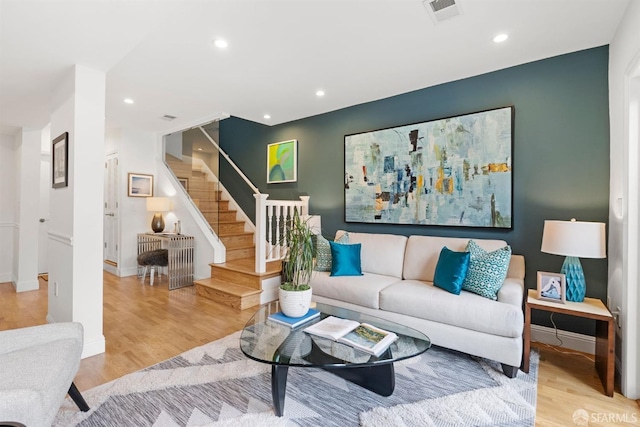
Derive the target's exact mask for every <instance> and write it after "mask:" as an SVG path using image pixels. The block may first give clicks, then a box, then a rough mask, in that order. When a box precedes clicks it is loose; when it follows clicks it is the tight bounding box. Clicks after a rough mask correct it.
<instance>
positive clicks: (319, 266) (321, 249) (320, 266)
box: [314, 233, 349, 271]
mask: <svg viewBox="0 0 640 427" xmlns="http://www.w3.org/2000/svg"><path fill="white" fill-rule="evenodd" d="M336 243H349V233H344V234H343V235H342V236H340V238H339V239H336ZM314 270H316V271H331V246H330V245H329V241H328V240H327V239H325V238H324V237H322V235H320V234H318V235H317V240H316V265H315V267H314Z"/></svg>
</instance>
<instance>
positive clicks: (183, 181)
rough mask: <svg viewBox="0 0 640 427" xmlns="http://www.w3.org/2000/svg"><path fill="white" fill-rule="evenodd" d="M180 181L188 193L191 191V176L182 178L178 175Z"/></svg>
mask: <svg viewBox="0 0 640 427" xmlns="http://www.w3.org/2000/svg"><path fill="white" fill-rule="evenodd" d="M178 182H180V184H182V186H183V187H184V189H185V190H186V191H187V193H188V192H189V178H180V177H178Z"/></svg>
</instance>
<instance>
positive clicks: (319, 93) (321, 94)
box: [316, 90, 324, 96]
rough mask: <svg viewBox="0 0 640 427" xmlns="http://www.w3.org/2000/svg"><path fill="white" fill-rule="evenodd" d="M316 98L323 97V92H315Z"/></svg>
mask: <svg viewBox="0 0 640 427" xmlns="http://www.w3.org/2000/svg"><path fill="white" fill-rule="evenodd" d="M316 96H324V91H323V90H319V91H317V92H316Z"/></svg>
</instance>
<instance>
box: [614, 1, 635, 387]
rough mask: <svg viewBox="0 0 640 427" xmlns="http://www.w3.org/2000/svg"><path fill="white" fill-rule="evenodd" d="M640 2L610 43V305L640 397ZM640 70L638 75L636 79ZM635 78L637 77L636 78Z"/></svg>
mask: <svg viewBox="0 0 640 427" xmlns="http://www.w3.org/2000/svg"><path fill="white" fill-rule="evenodd" d="M638 66H640V2H630V3H629V6H628V8H627V11H626V13H625V15H624V18H623V21H622V23H621V25H620V26H619V28H618V30H617V32H616V35H615V37H614V39H613V41H612V42H611V44H610V47H609V116H610V128H611V131H610V132H611V134H610V146H611V159H610V166H611V167H610V169H611V178H610V200H609V206H610V208H609V209H610V211H609V254H608V255H609V289H608V295H609V299H610V305H609V308H610V309H611V310H615V309H616V307H620V309H621V312H620V320H621V324H622V327H621V328H619V329H618V331H617V332H618V339H620V340H621V344H622V345H621V348H622V354H621V355H620V356H621V363H622V369H621V373H622V393H623V394H624V395H625V396H627V397H629V398H632V399H638V398H640V366H639V365H640V317H639V315H638V307H640V292H639V290H638V283H639V282H638V280H639V278H640V275H639V273H640V269H639V265H640V252H639V246H638V242H639V240H640V229H639V226H640V204H639V201H640V195H639V194H638V193H639V190H640V185H639V184H640V181H639V179H640V176H639V175H638V165H639V163H640V157H639V155H640V153H639V151H638V144H637V140H634V138H633V136H632V135H630V133H629V124H630V121H629V114H628V112H629V108H630V101H631V99H630V98H629V94H630V90H631V87H632V86H633V85H634V84H637V81H636V79H640V68H638ZM634 76H637V77H636V78H635V79H634V78H633V77H634ZM634 81H635V82H634Z"/></svg>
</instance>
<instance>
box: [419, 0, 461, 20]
mask: <svg viewBox="0 0 640 427" xmlns="http://www.w3.org/2000/svg"><path fill="white" fill-rule="evenodd" d="M458 1H460V0H458ZM422 4H423V5H424V8H425V9H427V12H428V13H429V16H430V17H431V20H432V21H433V23H434V24H438V23H440V22H442V21H446V20H447V19H451V18H454V17H456V16H459V15H462V10H461V9H460V5H459V4H458V3H456V1H455V0H424V1H423V2H422Z"/></svg>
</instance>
